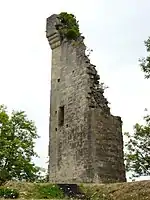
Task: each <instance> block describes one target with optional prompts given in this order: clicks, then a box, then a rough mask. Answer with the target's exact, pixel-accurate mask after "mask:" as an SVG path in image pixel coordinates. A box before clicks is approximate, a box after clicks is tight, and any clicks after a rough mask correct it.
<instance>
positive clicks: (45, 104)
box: [0, 0, 150, 167]
mask: <svg viewBox="0 0 150 200" xmlns="http://www.w3.org/2000/svg"><path fill="white" fill-rule="evenodd" d="M62 11H66V12H70V13H73V14H75V15H76V17H77V19H78V20H79V23H80V29H81V32H82V33H83V35H84V36H85V37H86V40H85V42H86V45H87V46H88V47H89V48H91V49H93V53H92V56H91V61H92V63H93V64H95V65H96V66H97V69H98V71H99V74H100V76H101V81H104V82H105V84H106V85H108V86H109V89H108V90H107V92H106V97H107V98H108V101H109V102H110V103H111V111H112V114H114V115H119V116H121V117H122V120H123V122H124V124H123V131H132V129H133V125H134V124H135V123H136V122H141V120H142V117H143V115H144V108H145V107H147V108H149V107H150V104H149V102H150V93H149V88H150V81H149V80H145V79H144V74H143V72H141V70H140V67H139V66H138V59H139V58H140V57H143V56H145V55H146V50H145V46H144V43H143V41H144V40H146V39H147V38H148V36H150V26H149V23H148V20H149V19H150V12H149V11H150V1H149V0H132V1H131V0H92V1H90V0H89V1H87V0H76V1H70V0H63V1H62V0H57V1H53V0H13V1H12V0H5V1H2V0H0V104H5V105H7V106H8V108H9V110H12V109H16V110H25V111H26V113H27V114H28V117H29V118H30V119H32V120H34V121H35V123H36V126H37V128H38V134H39V135H40V136H41V138H40V139H39V140H38V141H37V144H36V150H37V152H38V154H39V155H40V159H38V160H36V163H37V164H38V165H40V166H42V167H46V164H45V162H46V161H47V152H48V150H47V149H48V147H47V146H48V134H49V133H48V126H49V125H48V119H49V94H50V69H51V50H50V47H49V44H48V41H47V39H46V36H45V35H46V34H45V30H46V18H47V17H49V16H50V15H52V14H54V13H60V12H62Z"/></svg>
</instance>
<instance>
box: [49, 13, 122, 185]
mask: <svg viewBox="0 0 150 200" xmlns="http://www.w3.org/2000/svg"><path fill="white" fill-rule="evenodd" d="M59 16H60V15H55V14H54V15H52V16H50V17H49V18H47V25H46V37H47V39H48V41H49V44H50V47H51V49H52V63H51V96H50V121H49V124H50V126H49V180H50V181H51V182H55V183H81V182H85V183H91V182H93V183H101V182H123V181H125V180H126V178H125V166H124V159H123V157H124V154H123V137H122V121H121V118H120V117H118V116H113V115H112V114H111V113H110V108H109V106H108V101H107V99H106V98H105V97H104V90H103V88H102V87H101V85H100V82H99V80H100V76H99V75H98V73H97V70H96V66H95V65H93V64H91V63H90V60H89V58H88V56H86V54H85V50H86V46H85V44H84V41H83V40H84V37H83V36H81V35H78V36H77V34H76V33H78V27H76V29H75V32H74V30H72V29H71V28H72V27H71V26H70V24H68V21H67V14H66V13H65V15H64V13H63V15H61V17H62V16H63V17H64V16H65V17H64V19H63V17H62V18H60V17H59ZM69 17H74V16H73V15H72V16H71V15H70V16H69ZM70 20H73V22H75V21H74V19H72V18H71V19H70ZM62 27H63V28H62ZM65 28H66V29H65ZM67 28H68V29H67ZM68 30H69V31H68ZM76 30H77V32H76ZM67 31H68V32H69V33H68V32H67ZM69 34H70V35H69ZM68 35H69V38H68ZM76 36H77V37H76ZM71 37H74V39H72V38H71Z"/></svg>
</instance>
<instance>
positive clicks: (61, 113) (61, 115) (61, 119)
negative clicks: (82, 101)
mask: <svg viewBox="0 0 150 200" xmlns="http://www.w3.org/2000/svg"><path fill="white" fill-rule="evenodd" d="M58 123H59V126H63V125H64V106H60V107H59V115H58Z"/></svg>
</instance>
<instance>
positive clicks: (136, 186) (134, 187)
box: [5, 181, 150, 200]
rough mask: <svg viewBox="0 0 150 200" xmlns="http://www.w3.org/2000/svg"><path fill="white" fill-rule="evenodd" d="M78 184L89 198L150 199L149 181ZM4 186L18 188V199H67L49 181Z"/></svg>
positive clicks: (96, 199)
mask: <svg viewBox="0 0 150 200" xmlns="http://www.w3.org/2000/svg"><path fill="white" fill-rule="evenodd" d="M78 185H79V186H80V188H81V189H82V191H83V192H84V193H85V194H86V197H87V198H88V199H90V200H150V181H138V182H130V183H114V184H82V185H81V184H78ZM5 187H8V188H10V189H11V188H13V189H16V190H18V191H19V198H18V199H63V200H65V199H68V198H67V197H65V196H64V194H63V192H62V191H61V190H60V189H59V188H58V187H57V186H55V185H53V184H50V183H40V184H38V183H26V182H8V183H7V184H6V185H5Z"/></svg>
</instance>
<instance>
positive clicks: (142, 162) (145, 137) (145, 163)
mask: <svg viewBox="0 0 150 200" xmlns="http://www.w3.org/2000/svg"><path fill="white" fill-rule="evenodd" d="M144 120H145V125H140V124H136V125H135V126H134V133H133V134H129V133H125V136H126V137H127V139H128V141H127V142H126V143H125V147H126V153H125V161H126V170H127V171H128V172H131V173H132V176H131V178H134V177H140V176H149V175H150V116H149V115H146V116H145V117H144Z"/></svg>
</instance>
